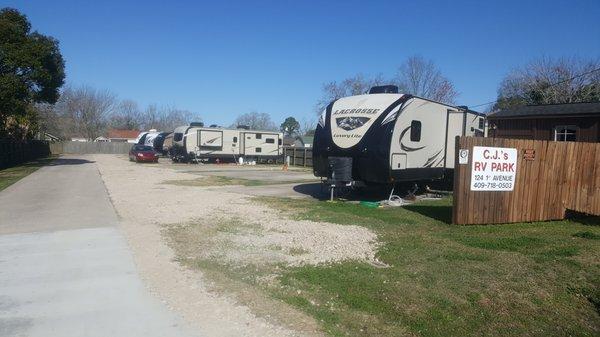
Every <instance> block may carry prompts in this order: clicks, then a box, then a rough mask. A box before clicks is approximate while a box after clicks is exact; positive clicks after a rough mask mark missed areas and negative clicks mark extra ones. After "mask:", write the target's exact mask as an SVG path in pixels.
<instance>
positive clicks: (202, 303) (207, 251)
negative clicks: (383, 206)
mask: <svg viewBox="0 0 600 337" xmlns="http://www.w3.org/2000/svg"><path fill="white" fill-rule="evenodd" d="M95 160H96V162H97V165H98V168H99V170H100V173H101V175H102V178H103V180H104V182H105V184H106V187H107V189H108V192H109V195H110V197H111V200H112V202H113V204H114V206H115V208H116V210H117V212H118V214H119V216H120V217H121V218H122V224H123V229H124V232H125V233H126V236H127V237H128V240H129V242H130V245H131V246H132V248H133V250H134V255H135V258H136V262H137V264H138V266H139V269H140V272H141V274H142V277H143V278H144V279H145V281H146V282H147V283H148V285H149V287H150V288H151V290H153V291H154V292H155V293H156V294H157V295H158V296H160V297H161V298H162V299H163V300H165V301H166V302H167V303H168V304H169V305H170V306H171V307H173V308H174V309H175V310H176V311H178V312H180V313H182V315H183V316H184V317H185V318H187V319H188V320H189V321H191V322H192V323H195V324H196V325H197V326H198V327H199V329H200V330H201V331H203V332H205V333H206V334H207V335H219V336H230V335H231V336H296V335H315V334H319V332H318V331H317V328H316V324H314V321H313V323H311V324H309V323H307V322H310V321H312V320H311V319H309V318H308V317H306V316H303V315H302V314H300V313H297V312H294V310H293V309H291V308H289V307H288V308H287V309H286V310H287V311H289V313H290V314H289V315H283V316H285V317H290V316H291V317H302V319H299V318H296V319H287V318H286V319H285V320H284V321H285V323H286V326H281V325H279V324H277V321H279V322H280V323H281V322H282V320H278V319H276V318H275V319H271V318H272V317H270V314H267V313H265V312H268V311H269V310H266V311H265V310H262V311H261V310H259V309H255V308H253V309H254V310H253V311H251V310H250V309H249V308H248V307H247V306H244V305H240V301H239V298H234V297H230V296H226V295H223V294H216V293H214V292H213V291H211V290H214V289H216V288H218V286H215V285H214V284H211V283H210V282H208V281H207V279H206V278H205V277H204V276H203V275H202V274H201V273H199V272H193V271H191V270H189V269H187V268H185V267H184V266H185V265H186V264H189V263H192V262H193V261H195V260H196V259H198V258H203V259H205V260H206V259H208V260H210V259H213V260H215V261H219V262H226V263H229V264H233V265H239V266H242V267H244V266H245V265H255V266H261V265H276V264H279V263H283V264H286V265H303V264H322V263H330V262H336V261H343V260H360V261H366V262H369V263H372V262H376V260H375V252H376V249H377V243H376V236H375V234H374V233H373V232H371V231H370V230H368V229H365V228H363V227H360V226H346V225H337V224H330V223H321V222H312V221H294V220H289V219H286V218H285V217H282V216H281V214H280V213H278V212H277V211H274V210H273V209H271V208H269V207H268V206H265V205H263V204H259V203H256V202H253V201H252V200H250V199H249V198H248V197H247V196H244V195H241V194H238V193H232V192H226V191H214V190H210V189H204V188H197V187H196V186H186V185H183V186H180V185H173V184H165V182H166V181H178V180H179V181H180V180H196V179H197V178H198V175H196V174H190V173H184V172H177V171H176V170H173V169H171V168H168V167H166V168H163V167H156V166H154V167H150V166H145V165H136V164H134V163H130V162H128V161H127V159H126V158H125V157H123V158H121V157H116V156H111V155H97V156H96V158H95ZM165 225H167V226H166V227H165ZM165 228H166V230H167V231H169V230H171V231H178V230H179V231H180V233H179V234H181V235H193V236H194V238H196V239H198V240H197V242H198V244H197V247H191V248H186V249H189V250H188V251H187V254H188V256H189V259H187V260H186V256H185V255H183V259H181V258H180V262H182V263H183V265H184V266H182V265H181V264H178V263H174V262H173V261H174V260H175V259H176V255H175V254H174V252H173V251H172V249H171V248H169V247H168V246H167V244H166V242H165V240H164V238H163V237H162V236H161V230H164V229H165ZM175 239H177V236H175ZM178 256H180V257H181V256H182V255H180V254H178ZM253 301H254V300H253ZM254 302H256V301H254ZM265 303H266V302H265ZM266 306H267V307H268V306H269V305H266ZM259 307H260V305H259ZM263 307H264V306H263ZM274 308H275V307H272V308H271V309H272V310H271V311H273V309H274ZM275 310H276V311H282V309H281V308H278V309H275ZM256 313H260V315H261V316H260V317H258V316H257V315H256ZM280 317H281V316H280Z"/></svg>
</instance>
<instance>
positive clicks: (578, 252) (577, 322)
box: [260, 198, 600, 336]
mask: <svg viewBox="0 0 600 337" xmlns="http://www.w3.org/2000/svg"><path fill="white" fill-rule="evenodd" d="M260 200H262V201H264V202H266V203H268V204H269V205H270V206H272V207H276V208H278V209H280V210H281V211H283V213H284V214H287V215H288V216H290V217H293V218H296V219H308V220H315V221H329V222H334V223H340V224H355V225H361V226H365V227H368V228H371V229H373V230H374V231H375V232H376V233H377V234H378V236H379V239H380V240H381V241H382V243H383V245H382V247H381V248H380V251H379V256H378V257H379V259H380V260H381V261H382V262H384V263H386V264H387V265H389V266H390V267H389V268H376V267H374V266H371V265H367V264H364V263H358V262H346V263H341V264H334V265H329V266H304V267H299V268H288V269H286V270H285V271H284V272H283V273H282V274H281V276H280V277H279V282H280V284H281V287H272V289H270V291H271V293H272V295H273V296H275V297H277V298H280V299H282V300H283V301H285V302H286V303H288V304H290V305H292V306H294V307H297V308H299V309H300V310H303V311H305V312H306V313H308V314H310V315H312V316H313V317H315V318H316V319H317V320H318V321H320V322H321V323H322V326H323V328H324V330H325V331H327V332H328V333H329V334H330V335H333V336H346V335H353V336H397V335H413V336H468V335H488V336H523V335H527V336H597V335H598V334H599V333H600V314H599V305H600V290H599V289H600V243H599V242H598V241H597V238H598V236H599V235H600V220H599V219H598V218H588V219H584V220H582V221H577V220H565V221H554V222H538V223H527V224H508V225H492V226H454V225H450V224H448V222H449V220H450V215H451V207H450V203H451V200H450V199H445V200H442V201H428V202H422V203H419V204H415V205H412V206H407V207H404V208H386V209H370V208H366V207H363V206H360V205H357V204H350V203H328V202H315V201H312V200H287V199H277V198H260ZM298 290H300V291H301V295H299V294H298V292H297V291H298Z"/></svg>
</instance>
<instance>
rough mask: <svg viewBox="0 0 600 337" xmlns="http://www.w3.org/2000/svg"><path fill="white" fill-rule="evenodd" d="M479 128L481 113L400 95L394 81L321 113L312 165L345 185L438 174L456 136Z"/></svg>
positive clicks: (446, 168) (446, 169)
mask: <svg viewBox="0 0 600 337" xmlns="http://www.w3.org/2000/svg"><path fill="white" fill-rule="evenodd" d="M483 132H484V116H483V115H482V114H480V113H477V112H475V111H471V110H468V109H467V108H465V107H457V106H452V105H447V104H443V103H440V102H435V101H432V100H428V99H425V98H421V97H417V96H412V95H407V94H399V93H397V88H395V87H393V86H384V87H374V88H372V89H371V91H370V93H369V94H365V95H358V96H350V97H344V98H340V99H338V100H336V101H334V102H332V103H330V104H329V106H328V107H327V108H326V110H325V111H324V112H323V114H322V115H321V117H320V118H319V122H318V125H317V129H316V131H315V137H314V144H313V170H314V174H315V176H317V177H327V178H328V179H329V180H331V181H338V182H347V183H350V184H359V183H366V184H369V183H370V184H373V183H375V184H394V183H396V182H403V181H425V180H436V179H442V178H444V177H447V176H449V175H451V173H452V170H453V168H454V152H455V148H454V147H455V137H456V136H483ZM346 185H348V184H346Z"/></svg>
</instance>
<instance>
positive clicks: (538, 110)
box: [487, 102, 600, 119]
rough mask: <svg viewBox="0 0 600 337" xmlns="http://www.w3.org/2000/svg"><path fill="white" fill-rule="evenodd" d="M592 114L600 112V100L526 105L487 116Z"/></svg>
mask: <svg viewBox="0 0 600 337" xmlns="http://www.w3.org/2000/svg"><path fill="white" fill-rule="evenodd" d="M590 114H591V115H595V114H600V102H593V103H563V104H543V105H525V106H520V107H515V108H512V109H506V110H500V111H498V112H495V113H492V114H489V115H488V116H487V117H488V118H490V119H494V118H504V117H506V118H511V117H513V118H515V117H537V116H540V117H543V116H563V115H590Z"/></svg>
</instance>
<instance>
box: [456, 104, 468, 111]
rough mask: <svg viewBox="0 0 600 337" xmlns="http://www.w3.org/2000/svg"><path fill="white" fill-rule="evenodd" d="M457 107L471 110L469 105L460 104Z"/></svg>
mask: <svg viewBox="0 0 600 337" xmlns="http://www.w3.org/2000/svg"><path fill="white" fill-rule="evenodd" d="M457 108H459V109H463V110H469V107H468V106H466V105H459V106H457Z"/></svg>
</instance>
